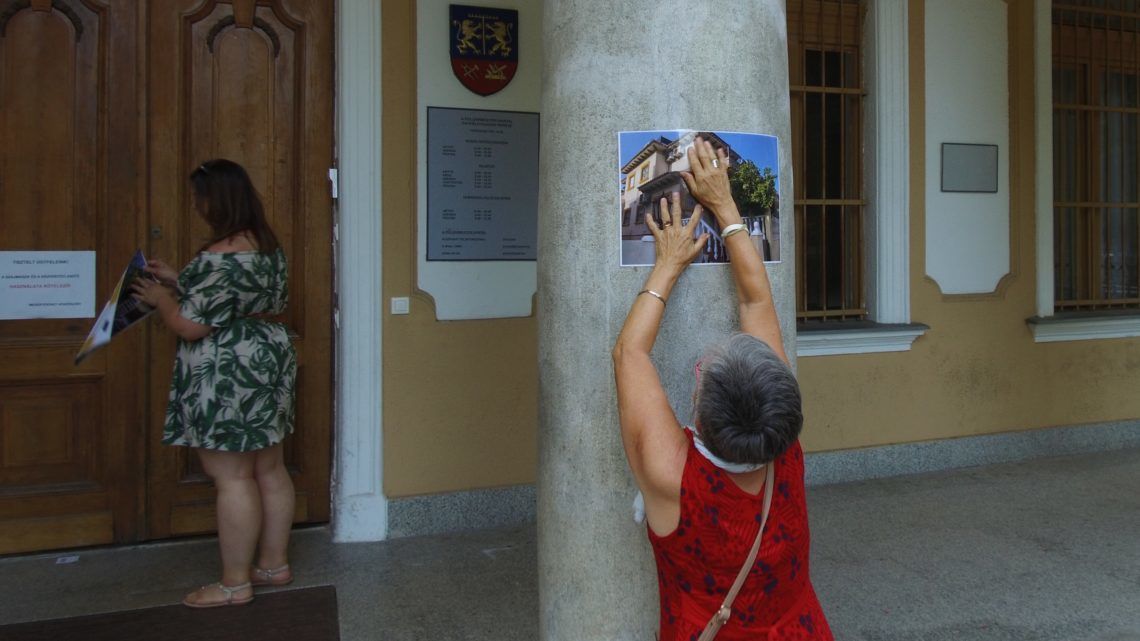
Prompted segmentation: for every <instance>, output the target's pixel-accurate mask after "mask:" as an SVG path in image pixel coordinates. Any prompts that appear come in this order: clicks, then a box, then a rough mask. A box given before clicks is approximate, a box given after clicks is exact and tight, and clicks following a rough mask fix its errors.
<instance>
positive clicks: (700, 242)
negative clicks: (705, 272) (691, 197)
mask: <svg viewBox="0 0 1140 641" xmlns="http://www.w3.org/2000/svg"><path fill="white" fill-rule="evenodd" d="M660 208H661V226H660V227H658V226H657V221H656V220H654V218H653V216H646V218H645V223H646V225H648V227H649V233H651V234H653V239H654V240H655V241H657V242H655V243H654V245H655V248H654V252H655V254H656V257H655V261H654V265H655V266H657V267H665V268H673V269H675V270H676V272H677V273H678V274H679V273H680V272H682V271H684V270H685V268H686V267H688V266H689V263H691V262H693V260H694V259H695V258H696V257H697V256H698V255H700V253H701V249H703V248H704V246H705V242H706V241H708V239H709V235H708V232H705V233H703V234H701V235H700V237H699V238H693V230H694V229H697V225H699V224H700V222H701V217H702V216H703V215H704V210H703V209H702V208H701V206H700V205H697V207H696V209H694V210H693V217H692V218H690V219H689V224H687V225H686V224H684V222H682V220H681V195H680V194H678V193H677V192H673V202H672V204H669V203H668V202H667V201H666V200H665V199H664V198H662V199H661V203H660Z"/></svg>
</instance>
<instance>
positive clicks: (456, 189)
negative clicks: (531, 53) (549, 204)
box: [427, 107, 538, 261]
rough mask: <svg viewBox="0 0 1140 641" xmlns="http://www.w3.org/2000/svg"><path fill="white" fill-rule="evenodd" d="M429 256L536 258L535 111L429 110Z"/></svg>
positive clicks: (536, 125) (452, 259) (486, 258)
mask: <svg viewBox="0 0 1140 641" xmlns="http://www.w3.org/2000/svg"><path fill="white" fill-rule="evenodd" d="M427 123H428V139H427V259H428V260H438V261H471V260H535V247H536V245H537V243H538V114H536V113H523V112H516V111H487V110H480V109H449V108H442V107H428V110H427Z"/></svg>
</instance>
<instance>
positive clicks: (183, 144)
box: [147, 0, 334, 537]
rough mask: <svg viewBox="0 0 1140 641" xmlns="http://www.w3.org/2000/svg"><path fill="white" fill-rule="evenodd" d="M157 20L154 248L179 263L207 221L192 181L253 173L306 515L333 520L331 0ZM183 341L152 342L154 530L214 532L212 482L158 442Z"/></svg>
mask: <svg viewBox="0 0 1140 641" xmlns="http://www.w3.org/2000/svg"><path fill="white" fill-rule="evenodd" d="M149 6H150V12H151V14H150V16H149V24H148V33H147V37H148V41H149V45H148V47H147V55H148V60H149V62H148V74H147V82H148V91H149V97H150V100H149V103H150V113H149V117H150V126H149V132H150V133H149V139H148V142H149V147H148V148H149V157H150V192H149V203H148V204H149V207H148V209H149V214H150V220H149V227H151V228H152V229H153V230H154V238H153V239H152V240H151V243H150V251H151V254H152V255H155V256H163V257H166V258H168V259H169V260H170V261H171V263H172V264H176V263H177V264H184V263H185V262H186V261H188V260H189V259H190V258H191V257H192V256H193V255H194V253H195V252H196V251H197V250H198V249H199V248H200V247H201V245H202V243H203V241H204V240H205V239H206V238H207V232H208V229H207V228H206V226H205V225H204V224H203V223H202V222H201V221H200V220H199V219H198V217H197V216H196V215H195V214H193V213H192V207H191V195H190V191H189V183H188V181H187V176H188V175H189V174H190V172H191V171H192V170H193V169H194V168H195V167H196V166H197V165H198V164H199V163H201V162H202V161H204V160H208V159H211V158H219V157H222V158H229V159H231V160H235V161H237V162H239V163H241V164H242V165H243V166H245V168H246V169H247V170H248V171H249V173H250V176H251V178H252V179H253V183H254V185H255V186H256V188H257V189H258V191H259V192H260V193H261V195H262V197H263V199H264V201H265V206H266V215H267V216H268V218H269V222H270V224H271V225H272V227H273V229H274V231H275V232H276V233H277V236H278V238H279V239H280V241H281V244H282V245H283V247H284V249H285V253H286V256H287V258H288V260H289V285H290V287H289V289H290V300H289V308H288V310H287V312H286V314H285V318H284V320H285V322H286V323H287V324H288V327H289V329H290V332H291V334H292V335H293V336H294V344H295V346H296V348H297V353H298V362H299V371H298V381H297V427H296V431H295V432H294V434H293V436H292V437H290V438H288V439H287V440H286V460H287V462H288V464H289V467H290V470H291V472H292V473H293V477H294V483H295V484H296V487H297V516H296V519H297V521H299V522H314V521H327V520H328V517H329V465H330V438H329V436H330V428H329V426H330V424H331V420H332V404H331V394H332V374H331V353H332V349H331V345H332V343H331V305H332V301H331V283H332V275H331V267H332V257H331V247H332V237H331V233H332V213H331V210H332V201H331V197H330V193H329V187H328V182H327V172H328V168H329V167H330V166H332V165H331V163H332V149H333V78H334V71H333V52H334V45H333V32H332V24H333V23H332V18H333V0H256V1H255V0H232V1H222V0H152V1H151V2H149ZM174 345H175V342H174V337H173V335H172V334H171V333H170V332H168V331H166V330H161V331H156V332H153V341H152V344H151V355H152V356H151V371H152V373H153V375H152V377H151V380H152V383H151V385H150V388H149V389H150V394H151V395H152V398H153V399H154V400H152V402H151V403H150V408H151V410H150V416H149V419H150V420H149V421H148V423H149V425H150V426H152V427H153V430H152V433H151V434H152V435H151V437H150V438H149V442H150V444H151V447H150V459H149V461H150V464H149V468H148V475H149V493H148V523H149V534H150V536H152V537H164V536H170V535H180V534H192V533H197V532H205V531H211V530H213V529H214V512H213V496H214V494H213V489H212V487H211V486H210V485H209V483H208V481H207V479H206V478H205V477H204V476H203V475H202V474H201V472H200V468H199V467H198V462H197V461H196V460H195V459H194V457H193V456H192V453H191V452H190V451H189V450H187V449H185V448H169V447H164V446H162V445H161V444H160V443H159V428H160V426H161V424H162V419H163V412H164V409H165V403H164V402H161V399H165V398H166V394H167V391H168V385H169V382H170V370H171V364H172V362H173V354H174Z"/></svg>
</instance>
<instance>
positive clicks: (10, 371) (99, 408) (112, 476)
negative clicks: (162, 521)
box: [0, 0, 146, 554]
mask: <svg viewBox="0 0 1140 641" xmlns="http://www.w3.org/2000/svg"><path fill="white" fill-rule="evenodd" d="M138 5H139V3H137V2H135V1H134V0H0V250H8V251H44V250H88V251H94V252H96V292H95V300H96V305H97V306H101V305H102V302H103V301H104V300H106V298H107V296H108V293H109V291H110V289H111V288H112V287H113V286H114V284H115V282H116V281H117V280H118V278H119V275H120V274H121V272H122V270H123V268H124V267H125V265H126V261H127V260H128V259H129V258H130V255H131V253H132V252H133V251H134V250H135V249H136V248H137V247H139V246H140V242H141V240H142V236H141V233H140V230H141V223H142V221H141V220H140V218H141V214H140V213H139V209H140V208H139V202H140V200H141V197H140V188H141V186H142V183H141V182H140V181H139V180H138V174H139V172H138V167H139V162H140V159H141V154H140V150H141V147H142V145H141V137H142V133H143V132H142V128H141V127H140V124H139V123H140V120H139V108H140V102H139V92H138V83H137V75H136V71H137V69H138V60H137V50H138V47H137V44H138V33H139V30H138V24H139V19H140V17H139V13H138V12H139V8H138ZM2 295H4V293H3V292H2V291H0V296H2ZM93 320H94V319H92V318H82V319H64V320H0V554H3V553H11V552H21V551H28V550H39V549H48V548H58V547H71V546H79V545H93V544H102V543H111V542H123V541H131V540H135V539H136V538H137V537H138V536H139V532H140V527H141V522H142V519H141V500H140V499H141V496H142V494H141V492H140V488H141V487H142V484H143V478H144V477H143V474H142V469H143V458H142V457H143V452H144V447H143V446H142V443H143V442H144V436H143V435H144V433H145V432H144V430H145V425H144V424H143V421H142V420H140V419H142V417H143V416H144V407H145V406H144V402H145V398H144V394H143V392H142V388H143V387H144V385H145V370H146V359H145V357H144V354H145V350H144V344H145V342H144V338H145V330H143V329H141V328H132V329H131V330H129V331H127V332H125V333H124V334H123V335H121V336H119V337H117V338H116V349H103V350H101V351H99V352H96V353H95V354H93V355H92V356H91V357H89V358H88V359H87V360H86V361H84V362H83V364H82V365H81V366H78V367H76V366H75V365H73V362H72V359H73V358H74V356H75V353H76V351H77V350H78V348H79V346H80V344H81V343H82V341H83V339H84V337H85V336H86V334H87V331H88V329H89V328H90V327H91V324H92V322H93Z"/></svg>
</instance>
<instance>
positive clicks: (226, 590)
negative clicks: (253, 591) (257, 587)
mask: <svg viewBox="0 0 1140 641" xmlns="http://www.w3.org/2000/svg"><path fill="white" fill-rule="evenodd" d="M214 585H216V586H218V589H219V590H221V591H222V594H224V595H226V603H230V602H231V601H233V600H234V593H235V592H241V591H242V590H248V589H250V588H252V587H253V584H252V583H250V582H249V581H246V582H245V583H242V584H241V585H223V584H222V582H221V581H219V582H217V583H215V584H214ZM206 587H209V586H206Z"/></svg>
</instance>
